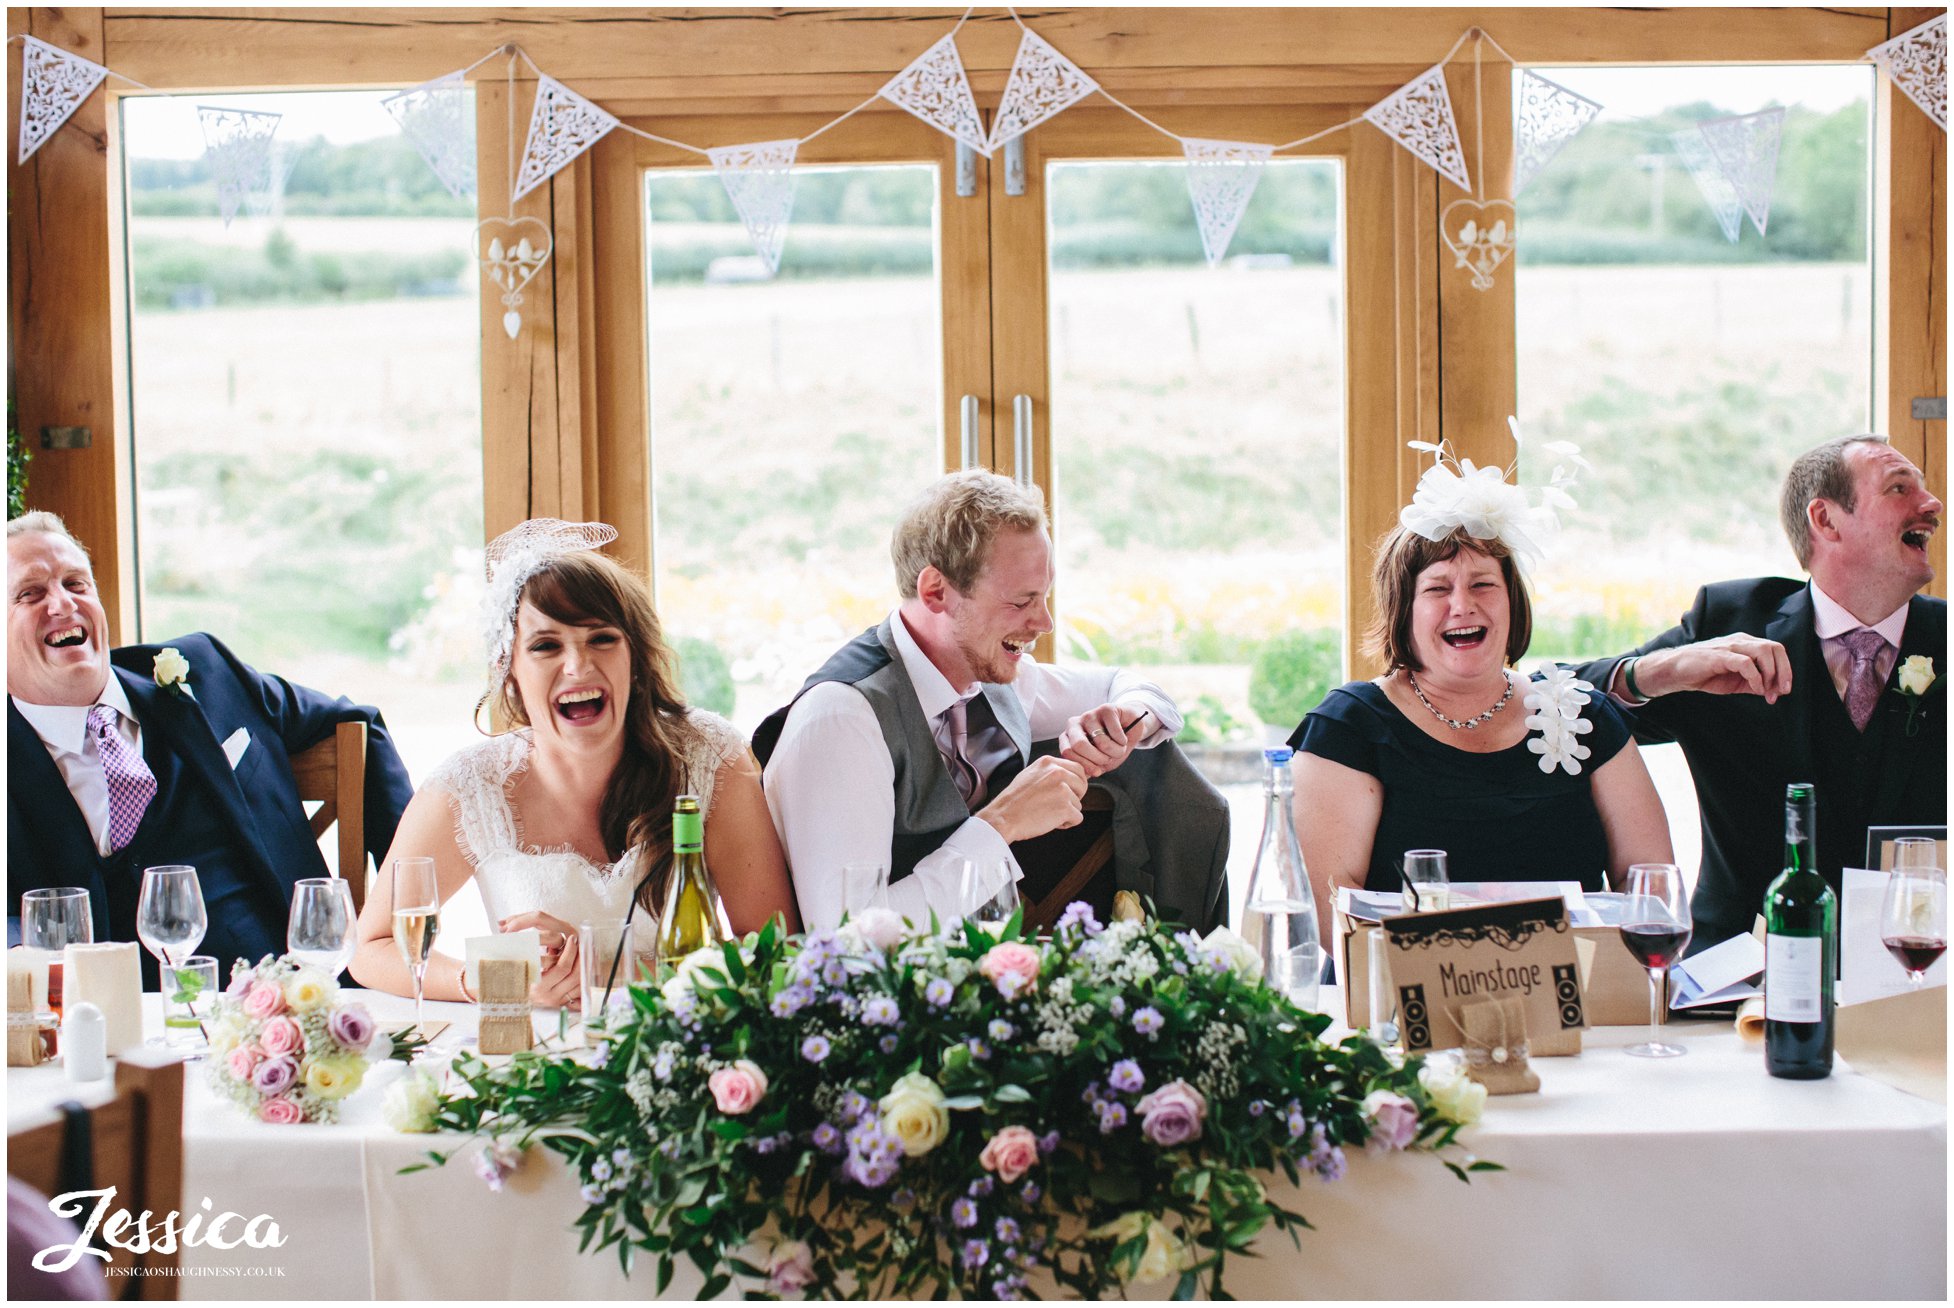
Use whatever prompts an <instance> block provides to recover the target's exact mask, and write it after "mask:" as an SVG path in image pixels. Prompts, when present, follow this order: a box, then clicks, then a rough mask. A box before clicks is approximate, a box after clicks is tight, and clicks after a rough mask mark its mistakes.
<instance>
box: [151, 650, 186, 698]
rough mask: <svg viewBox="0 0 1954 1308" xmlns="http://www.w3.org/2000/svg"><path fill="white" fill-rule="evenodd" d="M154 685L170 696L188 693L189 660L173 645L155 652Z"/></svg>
mask: <svg viewBox="0 0 1954 1308" xmlns="http://www.w3.org/2000/svg"><path fill="white" fill-rule="evenodd" d="M155 676H156V684H157V685H159V686H161V687H162V688H163V689H164V690H167V691H169V692H170V694H172V695H188V694H189V693H190V660H189V659H186V658H184V657H183V651H181V650H179V649H178V648H177V647H176V646H174V645H165V646H164V647H163V648H162V649H160V650H158V651H156V672H155Z"/></svg>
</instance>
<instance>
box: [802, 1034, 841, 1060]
mask: <svg viewBox="0 0 1954 1308" xmlns="http://www.w3.org/2000/svg"><path fill="white" fill-rule="evenodd" d="M832 1048H833V1046H831V1045H830V1044H829V1043H828V1037H826V1036H824V1035H811V1036H809V1037H808V1038H807V1039H805V1040H803V1041H801V1057H802V1058H805V1059H806V1060H807V1061H808V1062H810V1063H818V1062H820V1061H821V1060H822V1059H824V1058H826V1057H827V1056H828V1053H829V1051H830V1050H831V1049H832Z"/></svg>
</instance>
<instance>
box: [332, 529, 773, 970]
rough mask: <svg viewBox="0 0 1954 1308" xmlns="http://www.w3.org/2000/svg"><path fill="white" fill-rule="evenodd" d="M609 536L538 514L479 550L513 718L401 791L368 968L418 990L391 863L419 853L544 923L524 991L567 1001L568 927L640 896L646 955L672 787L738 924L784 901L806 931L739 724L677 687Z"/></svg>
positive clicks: (375, 896) (366, 925)
mask: <svg viewBox="0 0 1954 1308" xmlns="http://www.w3.org/2000/svg"><path fill="white" fill-rule="evenodd" d="M616 536H617V532H616V531H615V530H614V529H612V528H610V527H608V526H605V525H604V524H602V523H568V522H561V521H558V520H557V519H554V518H539V519H534V520H532V521H530V522H525V523H523V524H522V525H521V526H519V527H517V528H515V529H514V530H512V531H509V532H507V533H505V534H503V535H502V536H500V537H498V538H497V539H496V540H495V541H494V543H492V544H491V545H490V546H489V551H488V561H489V562H488V566H489V583H488V593H487V595H486V597H485V599H484V624H485V631H486V635H487V636H488V641H489V658H490V664H491V673H490V676H491V683H492V685H491V691H490V694H491V695H493V696H494V697H495V700H496V703H497V704H498V706H499V707H500V708H501V710H502V712H503V714H504V716H505V717H506V718H507V719H508V720H509V721H511V722H514V723H516V724H518V726H519V727H520V728H521V729H519V730H516V731H511V732H508V733H507V734H504V735H499V736H492V737H490V738H489V739H487V740H484V741H480V742H478V743H476V744H474V745H471V746H469V747H468V748H466V749H463V750H462V751H460V752H459V753H457V754H455V755H454V756H453V757H451V758H449V759H448V760H447V761H446V762H445V763H443V764H442V765H441V766H440V767H439V768H438V769H437V770H436V771H435V772H434V774H433V775H432V776H431V777H430V778H428V780H427V781H426V783H425V784H423V785H422V786H421V788H420V790H419V791H418V792H417V793H416V794H415V796H414V799H413V802H412V803H410V804H409V805H408V806H407V811H406V813H405V814H404V815H403V816H402V817H401V821H400V829H399V831H398V832H397V833H396V835H395V837H394V842H393V847H392V848H391V849H390V850H389V851H388V853H387V862H386V864H385V865H383V866H382V868H381V870H380V875H379V876H377V877H376V878H375V879H374V887H373V892H372V893H371V894H370V895H369V896H368V898H367V901H366V907H365V909H364V911H362V912H361V914H360V924H359V940H360V943H359V950H358V952H357V954H355V956H354V958H353V964H352V971H353V976H354V978H355V979H356V980H358V981H359V982H360V984H362V985H365V986H369V987H372V988H374V989H377V990H389V991H393V992H394V993H396V994H411V993H413V984H412V979H411V977H410V975H409V973H408V971H407V967H406V964H405V963H404V962H403V961H402V959H401V957H400V955H399V953H398V952H397V951H396V950H395V948H394V943H393V884H392V873H391V868H392V866H393V860H395V859H397V858H402V857H410V856H415V855H424V856H428V857H431V858H433V860H434V866H435V877H436V880H437V882H438V885H439V894H440V898H441V902H443V903H446V902H447V900H448V899H449V897H450V896H452V895H453V894H454V893H455V892H456V891H457V890H459V889H461V887H462V886H463V885H464V884H466V883H467V881H468V880H469V878H471V877H473V878H474V879H475V880H476V883H477V885H478V886H479V887H480V889H481V894H482V900H483V902H484V903H485V904H486V905H487V907H488V912H489V918H490V920H491V921H492V922H494V923H495V925H496V929H497V930H498V931H520V930H523V929H524V928H527V927H536V928H538V929H539V930H540V933H541V935H542V940H543V965H544V966H543V974H542V978H541V980H539V981H538V982H537V984H536V986H535V989H534V990H533V992H532V998H533V1000H534V1001H535V1002H536V1003H537V1004H539V1005H548V1006H551V1007H566V1006H567V1007H575V1006H577V1004H578V1002H579V998H580V995H579V990H578V967H577V924H578V923H580V922H583V921H586V920H596V919H599V918H612V919H618V918H623V917H624V916H625V914H626V911H627V910H628V909H629V908H630V906H631V899H632V897H633V895H636V896H637V898H638V901H639V902H638V909H637V913H636V915H635V917H634V918H633V919H632V922H633V926H632V933H633V947H634V949H635V951H636V952H637V953H638V954H639V955H640V956H641V957H648V956H649V955H650V954H651V952H652V944H653V940H654V938H655V935H654V932H655V926H654V922H653V917H654V914H655V913H656V911H657V909H658V907H659V905H660V904H661V902H662V896H663V894H664V890H665V884H664V883H665V878H666V874H667V870H668V867H669V864H668V863H667V861H666V860H665V857H664V856H665V855H666V854H667V853H668V852H669V849H670V844H671V813H672V802H673V799H674V798H675V797H676V796H678V795H681V794H694V795H697V796H698V797H699V807H700V809H701V811H702V812H704V814H705V852H706V863H707V865H708V866H709V867H710V868H711V869H712V872H713V879H714V882H715V883H716V885H717V886H718V889H719V892H720V894H721V896H722V897H723V898H724V900H725V903H726V912H727V915H728V916H729V917H730V918H731V919H732V924H733V929H734V930H735V931H738V932H741V933H744V932H747V931H752V930H757V929H758V928H759V927H760V926H761V925H763V924H764V923H765V922H766V920H767V919H768V918H769V917H770V916H772V915H773V914H775V913H780V914H782V915H784V916H785V918H786V921H787V926H788V928H789V929H790V930H797V929H798V928H799V917H798V914H797V913H796V911H795V906H794V897H793V891H792V888H791V884H790V883H789V881H788V879H787V871H786V864H785V861H784V860H783V858H782V856H781V852H780V842H779V840H778V839H777V838H776V837H775V835H774V828H773V821H772V819H771V818H770V817H769V815H768V813H767V805H766V801H765V799H764V798H763V797H762V795H761V790H760V770H759V767H758V765H757V764H756V763H755V762H754V760H753V756H752V754H751V753H750V752H749V751H748V750H747V747H746V740H745V738H744V737H743V736H741V735H740V733H739V732H738V731H737V730H736V729H735V728H734V727H733V725H732V724H731V723H730V722H728V721H726V719H724V718H722V717H720V716H718V715H717V714H714V713H708V712H706V711H705V710H703V709H688V708H686V707H685V705H684V703H683V702H682V701H681V700H680V698H679V694H678V691H677V687H676V685H675V677H674V674H673V670H672V665H671V656H670V652H669V651H668V650H667V648H666V646H665V644H664V640H663V638H662V636H661V634H660V631H659V625H658V618H657V615H656V614H655V613H654V612H653V611H652V605H651V596H650V594H649V592H648V591H647V589H646V587H645V585H644V583H643V582H642V581H640V580H639V579H638V578H637V577H636V576H634V575H632V574H631V573H630V572H628V571H626V570H625V569H624V568H623V567H621V566H619V565H618V564H617V563H615V562H613V561H611V560H610V559H608V558H606V557H605V556H603V555H602V554H599V553H597V552H596V549H597V547H598V546H600V545H604V544H607V543H609V542H610V541H611V540H614V539H616ZM628 966H629V965H628V961H627V967H628ZM631 970H632V972H633V974H635V969H631ZM464 979H465V978H464V976H463V967H462V962H461V960H460V959H457V958H454V957H451V956H449V955H445V954H436V955H434V956H432V957H431V958H430V959H429V961H428V968H427V975H426V979H425V993H426V995H427V997H428V998H429V999H449V1000H472V999H473V998H474V996H473V995H471V994H469V993H468V991H467V989H466V988H465V985H464Z"/></svg>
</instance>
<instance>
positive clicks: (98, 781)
mask: <svg viewBox="0 0 1954 1308" xmlns="http://www.w3.org/2000/svg"><path fill="white" fill-rule="evenodd" d="M8 698H10V699H12V700H13V702H14V707H15V708H17V709H19V710H20V715H21V716H22V717H23V718H26V719H27V725H28V726H30V727H32V728H34V733H35V734H36V735H38V736H39V737H40V738H41V743H42V744H43V745H46V746H47V752H48V753H49V754H50V755H51V756H52V757H53V759H54V766H55V767H57V768H59V769H61V779H62V780H63V781H65V782H67V783H68V793H69V794H70V795H73V796H74V797H75V806H76V807H77V808H79V809H80V810H81V815H82V818H83V819H84V820H85V821H87V823H88V831H89V834H90V835H92V836H94V837H95V852H96V853H98V854H101V855H103V856H104V857H106V856H107V855H108V852H109V782H108V777H107V776H106V775H105V774H104V773H103V772H102V752H101V750H100V749H98V748H97V747H96V744H95V737H94V736H92V735H90V734H89V731H88V711H89V709H91V708H93V707H94V704H85V705H82V706H80V707H75V706H72V705H67V704H29V703H28V702H27V701H26V700H24V699H21V698H20V697H19V696H17V695H11V696H9V697H8ZM95 703H96V704H106V705H107V706H108V707H110V708H112V709H114V710H115V729H116V730H117V731H118V732H119V733H121V736H122V739H123V741H124V743H126V744H127V745H128V746H129V748H131V749H133V750H135V751H136V753H137V754H138V755H140V754H141V753H142V726H141V724H140V723H138V722H137V721H136V716H135V714H134V713H133V712H131V711H130V709H129V693H128V692H127V691H125V690H124V689H122V682H121V680H120V679H119V678H118V677H117V676H116V675H115V670H114V669H113V668H111V669H110V670H109V676H108V680H107V681H106V682H104V683H103V685H102V693H101V694H100V695H98V696H96V697H95Z"/></svg>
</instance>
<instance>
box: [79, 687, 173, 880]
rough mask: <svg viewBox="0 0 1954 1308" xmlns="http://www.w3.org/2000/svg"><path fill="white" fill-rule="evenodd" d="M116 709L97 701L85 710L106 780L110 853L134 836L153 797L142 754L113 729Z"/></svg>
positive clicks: (153, 777) (152, 780)
mask: <svg viewBox="0 0 1954 1308" xmlns="http://www.w3.org/2000/svg"><path fill="white" fill-rule="evenodd" d="M115 717H116V714H115V710H114V709H112V708H110V707H109V706H108V705H106V704H97V705H96V706H95V707H94V708H92V709H89V710H88V730H89V732H90V733H91V734H93V735H94V737H95V748H96V750H97V751H98V752H99V753H100V754H101V757H102V776H103V777H104V778H105V779H106V780H107V781H108V783H109V852H110V853H114V852H116V851H117V850H120V849H124V848H126V847H127V846H128V844H129V842H130V841H132V840H134V839H135V838H136V828H137V827H139V826H141V825H142V815H143V813H144V812H146V811H147V810H148V808H149V801H150V800H152V799H154V798H156V774H155V773H154V772H151V771H150V770H149V764H147V763H145V762H143V757H142V755H141V754H139V753H137V752H136V751H135V750H133V749H131V748H130V747H129V742H128V741H126V740H124V739H123V738H122V733H121V732H120V731H117V730H116V729H115Z"/></svg>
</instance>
